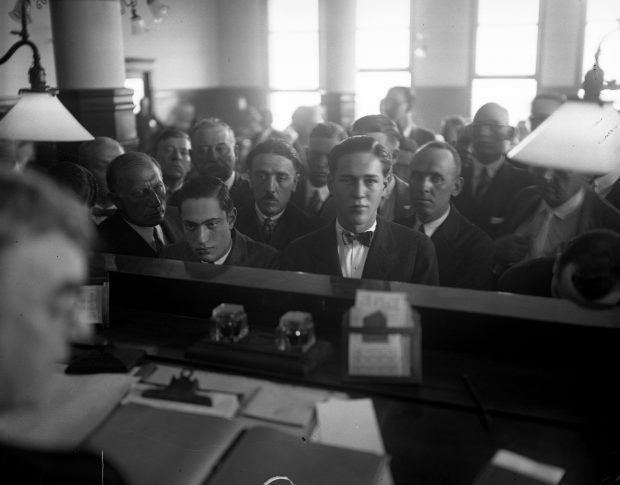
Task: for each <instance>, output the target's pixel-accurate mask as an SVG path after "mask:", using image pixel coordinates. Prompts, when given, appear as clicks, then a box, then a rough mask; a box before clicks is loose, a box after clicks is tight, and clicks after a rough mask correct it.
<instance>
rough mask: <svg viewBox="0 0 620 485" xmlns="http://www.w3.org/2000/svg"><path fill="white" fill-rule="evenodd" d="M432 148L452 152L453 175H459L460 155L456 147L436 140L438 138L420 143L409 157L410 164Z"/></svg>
mask: <svg viewBox="0 0 620 485" xmlns="http://www.w3.org/2000/svg"><path fill="white" fill-rule="evenodd" d="M432 149H434V150H446V151H448V152H450V153H451V154H452V161H453V162H454V168H455V177H460V176H461V170H462V163H461V156H460V155H459V152H457V151H456V149H455V148H454V147H453V146H452V145H450V144H449V143H446V142H445V141H438V140H435V141H429V142H428V143H425V144H424V145H422V146H421V147H420V148H419V149H418V151H417V152H415V155H414V156H413V158H412V159H411V165H412V166H413V165H414V164H415V163H416V162H417V161H418V160H419V159H420V158H421V157H423V156H424V155H425V154H426V152H428V151H429V150H432Z"/></svg>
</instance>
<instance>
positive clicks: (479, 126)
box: [471, 123, 515, 138]
mask: <svg viewBox="0 0 620 485" xmlns="http://www.w3.org/2000/svg"><path fill="white" fill-rule="evenodd" d="M471 126H472V130H473V132H474V134H480V133H482V132H483V131H484V130H490V131H491V132H492V133H493V134H495V135H498V136H502V137H504V138H512V136H513V135H514V132H515V129H514V127H512V126H510V125H498V124H495V123H472V125H471Z"/></svg>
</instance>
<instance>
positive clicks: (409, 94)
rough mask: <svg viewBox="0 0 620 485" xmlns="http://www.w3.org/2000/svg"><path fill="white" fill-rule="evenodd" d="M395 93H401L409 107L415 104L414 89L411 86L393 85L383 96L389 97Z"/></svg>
mask: <svg viewBox="0 0 620 485" xmlns="http://www.w3.org/2000/svg"><path fill="white" fill-rule="evenodd" d="M397 93H400V94H402V95H403V97H404V98H405V101H406V102H407V104H408V105H409V107H410V108H413V105H414V104H415V91H414V90H413V88H409V87H407V86H393V87H391V88H390V89H388V92H387V94H386V95H385V97H386V98H389V97H390V96H393V95H395V94H397Z"/></svg>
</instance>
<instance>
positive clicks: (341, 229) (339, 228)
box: [336, 218, 377, 243]
mask: <svg viewBox="0 0 620 485" xmlns="http://www.w3.org/2000/svg"><path fill="white" fill-rule="evenodd" d="M376 230H377V219H375V222H374V223H373V225H372V226H370V227H369V228H368V229H366V230H365V231H364V232H367V231H371V232H373V233H374V232H375V231H376ZM343 232H351V231H348V230H347V229H345V228H344V227H342V226H341V225H340V222H338V218H336V235H337V236H338V241H339V243H341V242H342V233H343Z"/></svg>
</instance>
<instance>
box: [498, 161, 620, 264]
mask: <svg viewBox="0 0 620 485" xmlns="http://www.w3.org/2000/svg"><path fill="white" fill-rule="evenodd" d="M532 171H533V174H534V179H535V182H536V185H535V186H533V187H527V188H525V189H523V190H522V191H521V192H519V194H517V196H516V197H515V198H514V200H513V201H512V203H511V206H510V210H509V211H508V214H507V217H506V221H505V222H504V224H503V225H502V227H501V234H503V235H502V237H500V238H498V239H496V241H495V243H494V245H495V256H494V258H495V266H496V273H498V274H500V273H501V272H503V271H504V270H505V269H506V268H508V267H510V266H512V265H513V264H515V263H517V262H520V261H527V260H530V259H534V258H541V257H553V256H555V254H556V252H557V251H558V250H559V249H561V247H562V246H563V245H564V244H566V243H567V242H568V241H570V240H571V239H573V238H574V237H576V236H579V235H581V234H583V233H585V232H587V231H589V230H592V229H611V230H614V231H616V232H620V211H618V210H616V209H615V208H614V207H613V206H612V205H611V204H609V203H607V202H606V201H605V200H603V199H601V198H600V197H599V196H598V195H596V194H595V193H594V192H593V191H592V190H591V189H590V188H589V186H588V183H587V176H586V175H585V174H580V173H577V172H571V171H567V170H560V169H551V168H546V167H535V168H533V169H532Z"/></svg>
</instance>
